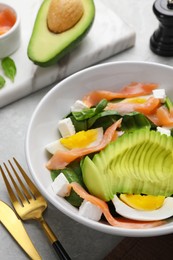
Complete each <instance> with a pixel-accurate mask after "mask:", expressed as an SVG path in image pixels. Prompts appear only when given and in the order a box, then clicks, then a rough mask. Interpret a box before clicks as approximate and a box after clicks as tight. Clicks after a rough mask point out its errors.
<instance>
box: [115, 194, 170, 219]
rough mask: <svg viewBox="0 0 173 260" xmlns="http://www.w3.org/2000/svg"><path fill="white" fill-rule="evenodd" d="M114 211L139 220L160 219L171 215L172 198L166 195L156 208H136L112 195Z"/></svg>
mask: <svg viewBox="0 0 173 260" xmlns="http://www.w3.org/2000/svg"><path fill="white" fill-rule="evenodd" d="M112 202H113V204H114V206H115V209H116V212H117V213H118V214H120V215H121V216H123V217H126V218H129V219H133V220H140V221H154V220H162V219H166V218H169V217H171V216H173V198H172V197H168V198H166V199H165V200H164V203H163V205H162V207H160V208H159V209H156V210H148V211H145V210H137V209H134V208H131V207H130V206H128V205H127V204H125V203H124V202H123V201H122V200H120V199H119V198H118V196H117V195H114V198H113V200H112Z"/></svg>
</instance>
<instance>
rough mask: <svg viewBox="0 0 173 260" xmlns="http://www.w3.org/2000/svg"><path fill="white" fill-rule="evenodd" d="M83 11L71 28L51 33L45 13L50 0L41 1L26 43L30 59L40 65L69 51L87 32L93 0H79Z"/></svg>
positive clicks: (91, 14) (92, 17) (43, 65)
mask: <svg viewBox="0 0 173 260" xmlns="http://www.w3.org/2000/svg"><path fill="white" fill-rule="evenodd" d="M81 1H82V4H83V7H84V13H83V15H82V17H81V19H80V20H79V21H78V22H77V24H76V25H75V26H73V27H72V28H71V29H69V30H67V31H65V32H62V33H58V34H56V33H52V32H51V31H50V30H49V29H48V27H47V14H48V10H49V5H50V2H51V0H45V1H43V3H42V5H41V7H40V9H39V11H38V14H37V17H36V20H35V24H34V28H33V31H32V35H31V38H30V41H29V44H28V49H27V54H28V57H29V59H30V60H32V61H33V62H34V63H35V64H37V65H39V66H41V67H47V66H50V65H53V64H55V63H57V62H58V61H59V60H60V59H61V58H62V57H63V56H65V55H66V54H67V53H68V52H70V51H71V49H73V48H74V47H75V46H76V45H77V44H78V43H79V42H80V41H81V40H82V39H83V38H84V37H85V36H86V34H87V33H88V31H89V30H90V28H91V26H92V24H93V21H94V17H95V6H94V2H93V0H81Z"/></svg>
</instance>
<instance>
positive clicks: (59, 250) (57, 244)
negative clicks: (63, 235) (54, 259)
mask: <svg viewBox="0 0 173 260" xmlns="http://www.w3.org/2000/svg"><path fill="white" fill-rule="evenodd" d="M52 246H53V248H54V250H55V252H56V253H57V254H58V256H59V258H60V259H61V260H71V258H70V257H69V255H68V254H67V252H66V251H65V249H64V247H63V246H62V245H61V243H60V242H59V240H56V241H55V242H54V243H53V244H52Z"/></svg>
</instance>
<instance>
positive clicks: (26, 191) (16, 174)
mask: <svg viewBox="0 0 173 260" xmlns="http://www.w3.org/2000/svg"><path fill="white" fill-rule="evenodd" d="M8 162H9V164H10V166H11V168H12V170H13V172H14V174H15V176H16V178H17V180H18V182H19V184H20V186H21V188H22V190H23V193H24V195H25V197H26V199H27V200H28V202H29V200H30V199H31V195H30V193H29V192H28V190H27V188H26V187H25V185H24V183H23V182H22V180H21V179H20V177H19V175H18V173H17V171H16V170H15V168H14V166H13V165H12V163H11V162H10V160H8ZM10 175H11V174H10ZM13 184H14V183H13Z"/></svg>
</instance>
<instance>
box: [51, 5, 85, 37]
mask: <svg viewBox="0 0 173 260" xmlns="http://www.w3.org/2000/svg"><path fill="white" fill-rule="evenodd" d="M83 13H84V8H83V4H82V1H81V0H52V1H51V3H50V6H49V10H48V15H47V26H48V28H49V30H50V31H51V32H53V33H62V32H64V31H67V30H68V29H70V28H72V27H73V26H74V25H75V24H76V23H77V22H78V21H79V20H80V19H81V17H82V15H83Z"/></svg>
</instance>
